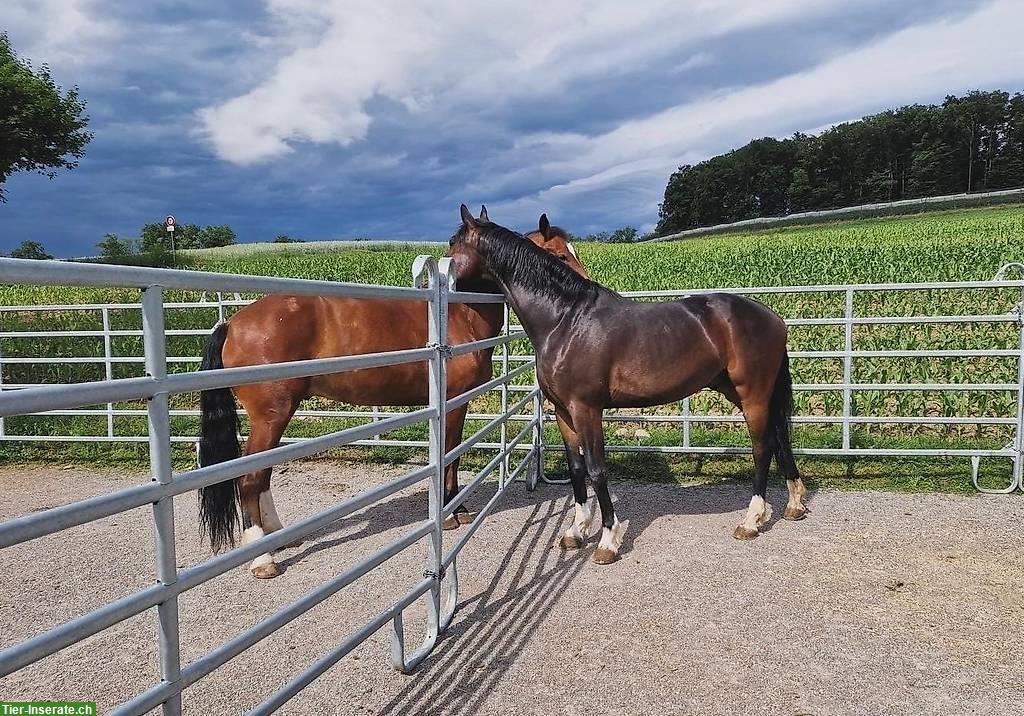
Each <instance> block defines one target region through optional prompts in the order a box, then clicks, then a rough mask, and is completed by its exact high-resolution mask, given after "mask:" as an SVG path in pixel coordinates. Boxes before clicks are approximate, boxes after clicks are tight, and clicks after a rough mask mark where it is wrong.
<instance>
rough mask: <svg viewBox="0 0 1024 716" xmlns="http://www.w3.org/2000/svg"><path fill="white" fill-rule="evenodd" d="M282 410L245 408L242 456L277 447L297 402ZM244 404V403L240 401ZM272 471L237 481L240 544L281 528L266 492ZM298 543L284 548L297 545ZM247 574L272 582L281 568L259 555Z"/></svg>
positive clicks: (272, 497) (268, 490)
mask: <svg viewBox="0 0 1024 716" xmlns="http://www.w3.org/2000/svg"><path fill="white" fill-rule="evenodd" d="M292 402H293V404H292V405H290V406H288V408H287V409H286V410H283V411H282V410H279V409H275V410H265V411H264V410H260V411H257V410H256V409H255V406H253V407H250V406H246V408H247V410H248V412H249V415H250V418H251V421H252V428H251V430H250V432H249V439H248V440H247V441H246V443H245V454H246V455H251V454H253V453H257V452H263V451H264V450H270V449H271V448H274V447H277V446H278V445H279V444H280V442H281V436H282V435H283V434H284V430H285V428H286V427H287V426H288V421H289V420H290V419H291V417H292V415H293V414H294V412H295V408H296V407H298V401H297V400H293V401H292ZM243 405H244V402H243ZM272 470H273V468H269V467H268V468H266V469H263V470H259V471H257V472H251V473H248V474H246V475H243V476H242V477H241V478H240V479H239V481H238V501H239V503H240V504H241V506H242V527H243V531H242V544H243V545H244V544H249V543H251V542H255V541H256V540H258V539H260V538H261V537H263V536H264V535H268V534H271V533H272V532H276V531H277V530H279V529H281V528H282V526H283V525H282V524H281V518H280V517H279V516H278V514H277V507H276V505H275V504H274V496H273V494H271V492H270V476H271V473H272ZM299 544H301V540H299V541H296V542H293V543H291V544H289V545H286V546H287V547H292V546H297V545H299ZM249 571H250V572H251V573H252V575H253V576H254V577H256V578H257V579H272V578H274V577H276V576H278V575H280V574H281V568H280V566H279V565H278V564H277V562H275V561H274V558H273V556H272V555H271V554H270V553H266V554H261V555H259V556H258V557H256V559H254V560H253V561H252V562H251V563H250V565H249Z"/></svg>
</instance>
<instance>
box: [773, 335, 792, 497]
mask: <svg viewBox="0 0 1024 716" xmlns="http://www.w3.org/2000/svg"><path fill="white" fill-rule="evenodd" d="M792 416H793V377H792V376H791V375H790V373H789V354H788V353H786V354H784V355H783V356H782V365H781V366H779V373H778V375H777V376H776V377H775V389H774V390H773V391H772V397H771V401H770V403H769V405H768V430H769V435H770V439H771V442H772V447H773V449H774V452H775V460H776V464H777V465H778V466H779V470H781V471H782V474H783V475H785V476H786V479H788V480H793V479H796V478H798V477H800V471H799V470H797V467H796V460H794V459H793V435H792V430H791V418H792Z"/></svg>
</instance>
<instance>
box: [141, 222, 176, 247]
mask: <svg viewBox="0 0 1024 716" xmlns="http://www.w3.org/2000/svg"><path fill="white" fill-rule="evenodd" d="M170 233H171V232H170V231H168V230H167V227H166V226H164V224H163V222H153V223H149V224H146V225H144V226H143V227H142V232H141V233H140V234H139V250H140V251H141V252H142V253H144V254H158V253H164V252H170V250H171V237H170V235H169V234H170Z"/></svg>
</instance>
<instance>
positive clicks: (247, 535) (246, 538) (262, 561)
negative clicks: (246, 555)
mask: <svg viewBox="0 0 1024 716" xmlns="http://www.w3.org/2000/svg"><path fill="white" fill-rule="evenodd" d="M263 534H264V532H263V528H262V527H259V526H258V525H253V526H252V527H249V528H247V529H246V530H245V531H244V532H242V544H250V543H252V542H255V541H256V540H258V539H259V538H260V537H262V536H263ZM273 563H274V558H273V557H271V556H270V555H269V554H261V555H260V556H259V557H257V558H256V559H254V560H253V561H252V563H251V564H250V565H249V570H250V571H251V570H253V569H255V568H256V567H262V566H264V565H267V564H273Z"/></svg>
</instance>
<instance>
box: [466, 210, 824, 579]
mask: <svg viewBox="0 0 1024 716" xmlns="http://www.w3.org/2000/svg"><path fill="white" fill-rule="evenodd" d="M539 231H540V233H541V235H548V234H549V233H550V226H549V225H548V220H547V217H546V216H541V219H540V229H539ZM449 253H450V254H451V255H452V256H453V257H455V260H456V261H458V262H460V263H461V265H463V266H464V267H466V269H465V270H476V271H485V272H486V273H487V274H488V275H490V276H491V277H493V278H494V280H495V281H497V283H498V285H500V286H501V289H502V291H503V292H504V294H505V298H506V300H507V301H508V303H509V305H511V307H512V309H513V310H514V311H515V312H516V315H517V316H519V320H520V322H521V323H522V325H523V328H524V329H525V330H526V333H527V335H528V336H529V337H530V340H531V341H532V343H533V346H534V349H535V353H536V356H537V377H538V381H539V382H540V387H541V389H542V390H543V391H544V395H545V396H546V397H547V398H548V400H550V401H551V402H552V404H553V405H554V407H555V413H556V416H557V419H558V426H559V428H560V429H561V431H562V437H563V439H564V440H565V444H566V453H567V455H568V458H569V474H570V479H571V482H572V487H573V493H574V496H575V500H576V515H575V520H574V523H573V525H572V527H570V528H569V529H568V531H566V533H565V535H564V536H563V537H562V540H561V545H562V547H563V548H564V549H577V548H579V547H581V546H582V545H583V543H584V541H585V540H586V539H587V537H588V532H589V530H590V526H591V522H592V521H593V518H594V511H593V507H591V510H590V512H589V513H588V512H587V509H586V506H587V484H586V481H587V478H589V479H590V482H591V484H592V485H593V486H594V492H595V493H596V496H597V502H598V503H599V505H600V507H601V518H602V525H603V531H602V535H601V541H600V544H599V545H598V548H597V550H596V551H595V552H594V556H593V559H594V561H595V562H597V563H598V564H607V563H609V562H613V561H615V559H617V557H618V550H619V547H620V546H621V545H622V536H623V534H624V532H625V523H620V522H619V520H618V518H617V517H616V516H615V511H614V509H613V507H612V500H611V496H610V495H609V493H608V482H607V469H606V466H605V454H604V429H603V425H602V417H603V416H602V413H603V410H604V408H638V407H648V406H653V405H660V404H662V403H668V402H674V401H677V400H682V399H683V398H685V397H687V396H689V395H692V394H693V393H695V392H697V391H698V390H701V389H702V388H712V389H714V390H717V391H718V392H720V393H722V394H723V395H724V396H725V397H726V398H728V399H729V400H730V401H731V402H732V403H733V404H735V405H736V406H737V407H739V408H740V409H741V410H742V411H743V417H744V420H745V421H746V424H747V429H748V431H749V432H750V438H751V442H752V444H753V452H754V489H753V492H754V494H753V497H752V498H751V500H750V506H749V508H748V509H747V513H746V516H745V518H744V519H743V522H742V523H741V524H740V525H739V526H738V527H737V528H736V530H735V532H734V533H733V536H734V537H736V538H737V539H743V540H749V539H753V538H755V537H757V535H758V533H759V529H760V528H761V527H763V526H764V525H765V524H767V522H768V520H769V518H770V517H771V506H770V505H769V504H768V503H767V502H766V501H765V491H766V488H767V482H768V469H769V467H770V464H771V460H772V457H775V458H776V460H777V462H778V465H779V467H780V469H781V471H782V472H783V474H784V475H785V476H786V478H787V484H788V486H789V502H788V504H787V506H786V511H785V513H784V517H785V518H786V519H788V520H799V519H802V518H803V517H804V516H805V515H806V513H807V508H806V507H805V506H804V503H803V497H804V495H805V494H806V489H805V488H804V485H803V482H802V480H801V479H800V473H799V471H798V470H797V467H796V463H795V461H794V460H793V452H792V444H791V439H790V414H791V412H792V404H793V398H792V380H791V378H790V373H789V357H788V354H787V352H786V324H785V323H784V322H783V320H782V319H781V318H780V317H779V316H778V315H777V314H776V313H774V312H773V311H771V310H770V309H768V308H767V307H766V306H763V305H762V304H760V303H757V302H756V301H752V300H750V299H748V298H744V297H742V296H735V295H732V294H727V293H714V294H704V295H698V296H691V297H687V298H684V299H681V300H678V301H665V302H658V303H640V302H635V301H632V300H630V299H628V298H625V297H623V296H620V295H619V294H617V293H615V292H614V291H612V290H610V289H607V288H605V287H603V286H601V285H599V284H597V283H595V282H594V281H591V280H589V279H587V278H584V277H583V276H580V275H578V274H576V273H574V272H572V271H570V270H569V269H568V268H566V266H565V264H564V263H562V262H560V261H557V260H555V259H554V258H553V257H552V256H551V255H550V254H547V253H545V252H543V251H540V250H538V249H537V248H536V246H534V245H533V244H532V243H530V242H527V241H523V240H522V238H521V237H520V236H519V234H516V233H514V232H512V231H509V230H508V229H505V228H503V227H501V226H498V225H497V224H493V223H491V222H489V221H485V220H479V219H475V218H473V216H472V215H471V214H470V213H469V211H468V210H467V209H466V207H465V206H463V207H462V226H461V227H460V228H459V230H458V231H457V232H456V233H455V235H454V236H453V237H452V240H451V249H450V251H449ZM478 264H483V265H484V267H485V268H484V269H477V268H475V267H476V266H477V265H478Z"/></svg>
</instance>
